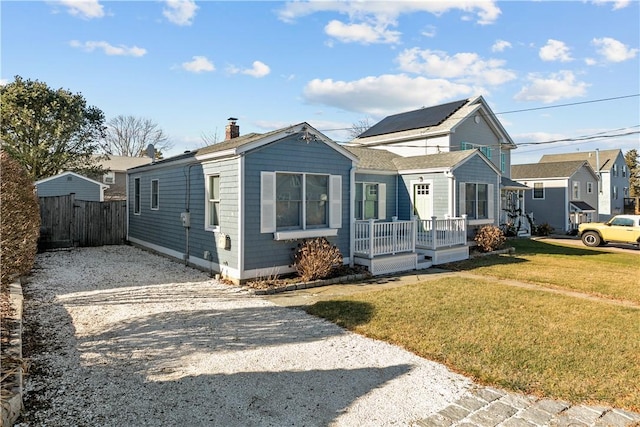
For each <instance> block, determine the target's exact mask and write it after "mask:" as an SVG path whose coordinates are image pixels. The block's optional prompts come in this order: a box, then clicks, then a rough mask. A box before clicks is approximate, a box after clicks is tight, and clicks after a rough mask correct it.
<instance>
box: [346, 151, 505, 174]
mask: <svg viewBox="0 0 640 427" xmlns="http://www.w3.org/2000/svg"><path fill="white" fill-rule="evenodd" d="M345 148H346V149H347V150H349V151H350V152H352V153H353V154H355V155H356V156H357V157H358V159H359V161H358V169H359V170H363V169H365V170H376V171H394V172H398V171H411V170H439V169H441V170H444V169H452V168H455V167H457V166H459V165H460V164H462V163H464V162H465V161H466V160H467V159H469V158H471V157H472V156H474V155H479V156H481V157H482V158H483V159H485V161H486V158H485V157H484V155H483V154H481V153H480V151H479V150H463V151H451V152H448V153H438V154H424V155H421V156H411V157H403V156H400V155H398V154H395V153H392V152H390V151H387V150H381V149H375V148H365V147H352V146H347V147H345ZM487 164H489V166H491V167H493V168H494V169H495V167H494V166H493V164H491V162H488V161H487Z"/></svg>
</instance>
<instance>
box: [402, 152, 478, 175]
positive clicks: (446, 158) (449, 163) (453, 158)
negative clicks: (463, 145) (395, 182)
mask: <svg viewBox="0 0 640 427" xmlns="http://www.w3.org/2000/svg"><path fill="white" fill-rule="evenodd" d="M476 154H477V155H480V156H482V154H480V151H478V150H462V151H451V152H448V153H438V154H426V155H422V156H412V157H400V158H398V159H395V160H394V163H395V164H396V166H397V167H398V170H399V171H402V170H418V169H446V168H454V167H456V166H458V165H459V164H460V163H462V162H464V161H465V160H467V159H469V158H471V157H472V156H474V155H476Z"/></svg>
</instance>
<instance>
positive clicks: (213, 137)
mask: <svg viewBox="0 0 640 427" xmlns="http://www.w3.org/2000/svg"><path fill="white" fill-rule="evenodd" d="M200 138H201V139H202V147H208V146H209V145H214V144H217V143H218V142H220V137H219V136H218V128H216V130H214V131H213V132H211V133H206V132H202V134H201V135H200Z"/></svg>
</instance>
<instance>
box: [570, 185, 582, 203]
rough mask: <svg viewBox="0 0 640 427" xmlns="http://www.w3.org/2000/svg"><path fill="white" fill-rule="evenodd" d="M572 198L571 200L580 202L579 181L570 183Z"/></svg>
mask: <svg viewBox="0 0 640 427" xmlns="http://www.w3.org/2000/svg"><path fill="white" fill-rule="evenodd" d="M571 185H572V188H573V190H572V193H571V194H572V197H573V200H580V181H573V182H572V184H571Z"/></svg>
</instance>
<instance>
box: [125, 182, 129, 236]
mask: <svg viewBox="0 0 640 427" xmlns="http://www.w3.org/2000/svg"><path fill="white" fill-rule="evenodd" d="M126 177H127V178H126V181H125V193H126V196H125V197H126V202H125V204H126V206H127V242H128V241H129V174H128V173H126Z"/></svg>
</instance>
